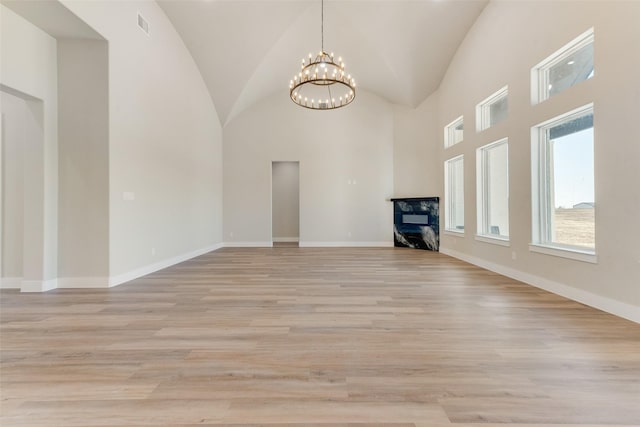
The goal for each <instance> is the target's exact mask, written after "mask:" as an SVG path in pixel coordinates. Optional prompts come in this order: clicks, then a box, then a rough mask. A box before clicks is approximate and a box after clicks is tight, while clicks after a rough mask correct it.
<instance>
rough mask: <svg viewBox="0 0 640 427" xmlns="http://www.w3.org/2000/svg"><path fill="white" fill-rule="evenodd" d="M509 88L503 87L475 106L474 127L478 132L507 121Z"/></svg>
mask: <svg viewBox="0 0 640 427" xmlns="http://www.w3.org/2000/svg"><path fill="white" fill-rule="evenodd" d="M508 95H509V88H508V87H507V86H505V87H503V88H502V89H500V90H499V91H497V92H496V93H494V94H493V95H491V96H490V97H488V98H487V99H485V100H484V101H482V102H481V103H479V104H478V105H477V106H476V127H477V129H478V132H479V131H483V130H485V129H489V128H490V127H491V126H494V125H497V124H498V123H500V122H502V121H504V120H506V119H507V115H508V110H509V99H508Z"/></svg>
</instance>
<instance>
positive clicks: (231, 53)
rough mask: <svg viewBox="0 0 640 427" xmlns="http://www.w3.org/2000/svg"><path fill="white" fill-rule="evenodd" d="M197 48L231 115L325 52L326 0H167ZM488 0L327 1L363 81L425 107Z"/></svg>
mask: <svg viewBox="0 0 640 427" xmlns="http://www.w3.org/2000/svg"><path fill="white" fill-rule="evenodd" d="M158 3H159V4H160V6H161V7H162V9H163V10H164V11H165V13H166V14H167V15H168V16H169V19H170V20H171V22H172V23H173V25H174V26H175V27H176V29H177V30H178V32H179V33H180V35H181V37H182V39H183V40H184V42H185V44H186V45H187V47H188V48H189V50H190V51H191V54H192V55H193V58H194V59H195V61H196V63H197V64H198V67H199V68H200V71H201V73H202V76H203V77H204V80H205V82H206V84H207V86H208V88H209V92H210V93H211V97H212V99H213V102H214V104H215V106H216V109H217V111H218V115H219V116H220V121H221V122H222V123H223V124H225V123H227V122H228V121H229V120H230V119H232V118H233V117H234V116H235V115H236V114H238V113H239V112H241V111H243V110H244V109H246V108H248V107H249V106H251V105H253V104H254V103H256V102H258V101H260V100H262V99H264V98H265V97H269V96H273V95H274V94H277V93H278V91H282V92H283V93H287V91H288V85H289V80H290V79H291V77H292V76H293V75H294V73H296V72H297V71H298V70H299V65H300V60H301V58H302V57H303V56H306V55H307V54H308V53H310V52H314V53H317V52H318V51H320V42H321V37H320V33H321V32H320V28H321V25H320V22H321V2H320V0H313V1H307V0H297V1H293V0H280V1H276V0H253V1H251V0H159V1H158ZM487 3H488V0H410V1H406V0H395V1H394V0H386V1H373V0H371V1H366V0H359V1H355V0H352V1H347V0H326V1H325V5H324V46H325V50H326V51H327V52H334V53H335V54H336V56H339V55H340V56H342V57H343V59H344V61H345V63H346V68H347V72H348V73H350V74H352V75H353V76H354V77H355V78H356V79H357V81H358V87H360V88H364V89H366V90H367V91H370V92H373V93H375V94H378V95H379V96H381V97H383V98H385V99H387V100H388V101H390V102H392V103H396V104H402V105H406V106H412V107H415V106H417V105H418V104H419V103H420V102H422V101H423V100H424V99H426V98H427V97H428V96H429V95H430V94H431V93H433V92H434V91H435V90H436V89H437V88H438V86H439V84H440V81H441V80H442V77H443V75H444V73H445V71H446V69H447V67H448V65H449V62H450V61H451V59H452V57H453V55H454V54H455V52H456V49H457V48H458V46H459V44H460V43H461V42H462V40H463V38H464V36H465V35H466V33H467V32H468V30H469V28H470V27H471V26H472V25H473V23H474V22H475V20H476V18H477V17H478V15H479V14H480V12H481V11H482V9H483V8H484V7H485V5H486V4H487Z"/></svg>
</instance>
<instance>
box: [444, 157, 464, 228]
mask: <svg viewBox="0 0 640 427" xmlns="http://www.w3.org/2000/svg"><path fill="white" fill-rule="evenodd" d="M444 166H445V168H444V169H445V194H446V205H445V206H446V214H445V230H448V231H453V232H458V233H463V232H464V157H463V156H458V157H454V158H453V159H450V160H447V161H446V162H445V164H444Z"/></svg>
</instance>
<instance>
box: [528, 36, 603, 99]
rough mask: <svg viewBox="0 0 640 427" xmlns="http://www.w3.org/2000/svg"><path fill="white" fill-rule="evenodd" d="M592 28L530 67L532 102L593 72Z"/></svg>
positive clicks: (578, 81) (550, 95) (576, 82)
mask: <svg viewBox="0 0 640 427" xmlns="http://www.w3.org/2000/svg"><path fill="white" fill-rule="evenodd" d="M593 41H594V33H593V28H591V29H590V30H588V31H587V32H585V33H583V34H581V35H580V36H578V37H577V38H575V39H574V40H572V41H571V42H569V43H568V44H566V45H565V46H563V47H562V48H561V49H559V50H558V51H557V52H555V53H554V54H553V55H551V56H549V57H548V58H546V59H545V60H544V61H542V62H541V63H539V64H538V65H536V66H535V67H533V69H532V70H531V95H532V103H534V104H535V103H539V102H542V101H544V100H546V99H548V98H551V97H552V96H554V95H556V94H558V93H560V92H562V91H564V90H566V89H568V88H570V87H571V86H574V85H576V84H578V83H580V82H583V81H585V80H588V79H590V78H591V77H593V75H594V66H593Z"/></svg>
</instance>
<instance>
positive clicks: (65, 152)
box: [58, 39, 109, 286]
mask: <svg viewBox="0 0 640 427" xmlns="http://www.w3.org/2000/svg"><path fill="white" fill-rule="evenodd" d="M108 97H109V87H108V45H107V43H106V42H105V41H98V40H81V39H61V40H59V41H58V106H59V108H58V116H59V135H58V137H59V138H58V139H59V141H58V143H59V147H58V148H59V171H58V172H59V179H58V181H59V196H60V199H59V252H58V253H59V259H58V272H59V276H60V277H61V278H63V280H62V281H59V283H58V285H59V286H72V285H75V286H89V285H95V286H99V285H102V286H106V285H107V283H108V277H109V112H108V107H109V100H108ZM72 278H73V280H72ZM71 282H73V283H71Z"/></svg>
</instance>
